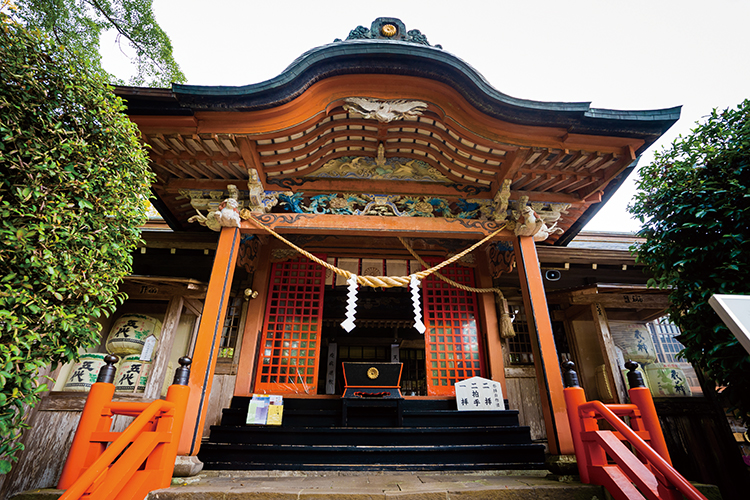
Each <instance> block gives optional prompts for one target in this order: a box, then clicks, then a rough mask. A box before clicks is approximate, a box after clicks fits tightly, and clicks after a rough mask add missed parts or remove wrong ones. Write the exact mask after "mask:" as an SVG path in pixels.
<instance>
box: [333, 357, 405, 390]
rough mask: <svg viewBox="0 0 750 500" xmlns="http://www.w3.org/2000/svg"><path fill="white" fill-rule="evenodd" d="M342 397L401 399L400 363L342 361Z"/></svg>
mask: <svg viewBox="0 0 750 500" xmlns="http://www.w3.org/2000/svg"><path fill="white" fill-rule="evenodd" d="M343 365H344V385H345V391H344V398H347V399H360V398H367V399H402V398H403V396H401V369H402V368H403V364H401V363H343Z"/></svg>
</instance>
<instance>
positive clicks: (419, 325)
mask: <svg viewBox="0 0 750 500" xmlns="http://www.w3.org/2000/svg"><path fill="white" fill-rule="evenodd" d="M409 286H410V287H411V302H412V304H414V328H416V329H417V331H418V332H419V333H422V334H423V333H424V332H425V330H427V328H425V326H424V323H423V322H422V305H421V304H420V302H419V280H418V279H417V277H416V276H412V277H411V282H410V283H409Z"/></svg>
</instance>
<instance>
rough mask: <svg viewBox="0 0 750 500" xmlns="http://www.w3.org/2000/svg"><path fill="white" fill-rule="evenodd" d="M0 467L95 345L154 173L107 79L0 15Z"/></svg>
mask: <svg viewBox="0 0 750 500" xmlns="http://www.w3.org/2000/svg"><path fill="white" fill-rule="evenodd" d="M0 81H2V85H0V472H7V470H8V469H9V468H10V465H11V461H12V460H15V458H14V453H15V452H16V451H17V450H18V449H19V448H20V445H18V444H17V443H15V438H17V437H18V436H19V435H20V433H21V430H22V428H23V426H24V424H23V412H24V406H26V405H33V404H34V403H35V402H36V401H37V399H38V393H39V392H40V391H42V390H44V389H45V387H44V385H40V386H38V385H37V383H36V382H35V380H36V377H37V370H38V369H39V368H41V367H43V366H46V365H48V364H50V363H53V364H54V363H62V362H67V361H69V360H72V359H75V358H77V353H78V350H79V348H82V347H83V348H85V347H90V346H92V345H95V344H97V343H98V342H99V330H100V325H99V324H98V323H97V322H96V321H95V320H94V319H93V318H97V317H100V316H102V315H107V314H109V313H111V312H113V311H114V309H115V307H116V305H117V303H118V302H120V303H121V302H122V300H123V296H122V295H121V294H120V293H119V292H118V284H119V282H120V281H121V280H122V277H123V276H125V275H126V274H128V273H129V272H130V270H131V265H132V257H131V251H133V250H134V248H135V245H136V244H137V242H138V241H139V238H140V231H139V226H141V225H142V224H143V223H145V221H146V210H147V206H146V200H147V199H148V196H149V187H150V182H151V180H152V174H151V173H150V171H149V167H148V159H147V153H146V152H145V151H144V149H143V147H142V146H141V143H140V141H139V138H138V134H137V129H136V126H135V125H134V124H133V123H131V122H130V121H129V120H128V118H127V116H125V115H124V114H123V112H122V111H123V110H124V105H123V103H122V101H121V100H120V99H119V98H117V97H116V96H115V95H114V94H113V93H112V91H111V88H110V87H108V85H107V82H106V80H105V78H104V77H103V76H101V75H98V74H96V73H92V72H90V71H88V69H87V67H86V66H85V65H84V64H82V62H81V60H80V59H79V58H77V57H74V56H71V54H70V53H69V52H67V51H63V50H61V49H60V48H59V47H58V45H57V44H56V43H54V42H52V41H50V40H49V39H48V38H47V37H45V36H44V35H42V34H40V33H39V32H36V31H28V30H26V29H25V28H24V27H22V26H21V25H19V24H18V23H15V22H11V21H10V20H9V19H8V18H7V17H6V16H3V15H2V14H0Z"/></svg>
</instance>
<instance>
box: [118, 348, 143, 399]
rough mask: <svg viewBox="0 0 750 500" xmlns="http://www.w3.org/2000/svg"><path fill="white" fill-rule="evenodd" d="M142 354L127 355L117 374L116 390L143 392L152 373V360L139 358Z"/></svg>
mask: <svg viewBox="0 0 750 500" xmlns="http://www.w3.org/2000/svg"><path fill="white" fill-rule="evenodd" d="M139 357H140V354H132V355H130V356H125V357H124V358H123V359H122V363H120V367H119V368H118V369H117V375H116V376H115V391H118V392H120V391H122V392H143V391H144V390H146V382H148V376H149V375H150V374H151V362H150V361H141V360H140V359H138V358H139Z"/></svg>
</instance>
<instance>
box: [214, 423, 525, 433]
mask: <svg viewBox="0 0 750 500" xmlns="http://www.w3.org/2000/svg"><path fill="white" fill-rule="evenodd" d="M527 429H529V427H528V426H526V425H482V426H475V427H465V426H444V427H426V426H425V427H360V426H357V427H354V426H347V427H301V426H293V427H284V426H283V425H280V426H263V425H250V424H248V425H212V426H211V430H212V431H213V430H217V431H224V432H263V433H265V432H275V433H286V432H306V433H316V434H318V433H330V434H333V433H335V434H339V433H350V434H356V433H360V432H378V433H394V434H412V433H415V432H418V433H422V434H424V433H434V434H441V433H444V432H454V433H459V432H465V433H467V434H468V433H479V432H513V431H519V430H520V431H525V430H527Z"/></svg>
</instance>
